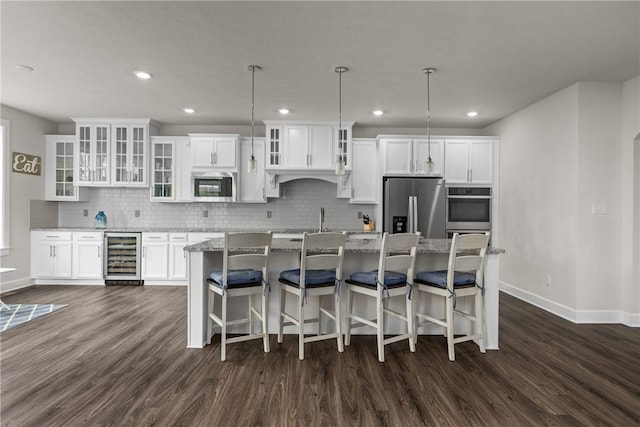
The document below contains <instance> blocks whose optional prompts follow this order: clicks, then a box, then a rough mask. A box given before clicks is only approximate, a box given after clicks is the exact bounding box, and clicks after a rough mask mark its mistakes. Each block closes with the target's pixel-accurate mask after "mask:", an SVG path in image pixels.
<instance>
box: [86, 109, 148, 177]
mask: <svg viewBox="0 0 640 427" xmlns="http://www.w3.org/2000/svg"><path fill="white" fill-rule="evenodd" d="M73 120H74V121H75V122H76V141H75V142H76V146H75V150H74V154H75V156H76V161H75V162H74V175H75V178H76V180H77V183H78V185H84V186H94V187H100V186H112V187H146V186H147V185H148V178H147V175H148V153H147V152H148V149H149V136H150V135H154V134H155V133H156V132H157V126H155V124H153V123H152V121H151V120H150V119H84V118H74V119H73Z"/></svg>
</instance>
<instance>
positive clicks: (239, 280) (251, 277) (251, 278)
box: [209, 270, 262, 286]
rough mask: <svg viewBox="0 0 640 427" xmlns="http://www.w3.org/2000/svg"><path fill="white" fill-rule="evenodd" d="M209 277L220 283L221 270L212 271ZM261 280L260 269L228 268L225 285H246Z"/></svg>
mask: <svg viewBox="0 0 640 427" xmlns="http://www.w3.org/2000/svg"><path fill="white" fill-rule="evenodd" d="M209 278H210V279H211V280H213V281H214V282H216V283H217V284H218V285H222V271H212V272H211V274H209ZM259 282H262V271H260V270H229V271H228V272H227V286H237V285H247V284H252V283H259Z"/></svg>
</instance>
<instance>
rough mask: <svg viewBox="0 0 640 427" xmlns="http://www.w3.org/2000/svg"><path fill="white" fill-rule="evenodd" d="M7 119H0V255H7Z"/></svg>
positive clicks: (8, 161)
mask: <svg viewBox="0 0 640 427" xmlns="http://www.w3.org/2000/svg"><path fill="white" fill-rule="evenodd" d="M9 136H10V132H9V121H7V120H1V121H0V200H1V203H2V206H0V256H4V255H9V202H10V201H9V196H10V187H9V173H10V171H11V165H10V160H9V159H10V158H11V157H10V154H9V151H10V150H9V146H10V140H9Z"/></svg>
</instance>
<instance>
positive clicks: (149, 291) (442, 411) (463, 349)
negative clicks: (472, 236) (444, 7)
mask: <svg viewBox="0 0 640 427" xmlns="http://www.w3.org/2000/svg"><path fill="white" fill-rule="evenodd" d="M3 300H4V301H5V302H7V303H59V304H68V305H69V306H68V307H66V308H64V309H62V310H60V311H58V312H55V313H53V314H49V315H47V316H45V317H43V318H40V319H37V320H34V321H32V322H29V323H27V324H24V325H21V326H19V327H16V328H14V329H12V330H9V331H6V332H3V333H2V334H1V335H0V346H1V347H0V351H1V358H0V363H1V372H0V374H1V377H0V381H1V394H0V399H1V403H0V425H2V426H19V427H28V426H38V427H41V426H314V425H323V426H325V425H326V426H334V425H335V426H352V425H353V426H596V425H597V426H632V425H640V329H638V328H629V327H625V326H621V325H575V324H572V323H570V322H567V321H565V320H563V319H560V318H558V317H556V316H553V315H551V314H548V313H546V312H544V311H542V310H540V309H537V308H535V307H533V306H530V305H528V304H525V303H523V302H521V301H519V300H517V299H515V298H512V297H510V296H508V295H505V294H502V295H501V303H500V350H499V351H488V352H487V353H486V354H484V355H483V354H481V353H480V352H479V351H478V349H477V347H476V346H475V345H474V344H473V343H465V344H460V345H458V346H456V357H457V360H456V362H449V360H448V358H447V351H446V344H445V340H444V338H443V337H440V336H421V337H420V338H419V340H418V345H417V350H416V352H415V353H411V352H409V349H408V345H407V344H406V343H405V342H401V343H396V344H393V345H391V346H388V347H387V352H386V359H387V361H386V362H385V363H379V362H378V361H377V357H376V346H375V337H373V336H354V337H353V338H352V345H351V346H350V347H346V348H345V352H344V353H342V354H340V353H338V352H337V349H336V345H335V341H325V342H318V343H311V344H308V345H307V347H306V351H305V360H304V361H299V360H298V357H297V337H296V336H294V335H288V336H285V342H284V343H283V344H278V343H277V342H276V337H275V336H272V338H271V352H270V353H268V354H265V353H263V352H262V343H261V341H249V342H244V343H238V344H232V345H230V346H228V348H227V359H228V360H227V361H226V362H220V352H219V345H218V344H219V340H216V339H215V338H214V343H213V345H211V346H208V347H207V348H205V349H203V350H198V349H187V348H186V317H185V315H186V288H175V287H170V288H169V287H167V288H165V287H146V286H142V287H81V286H62V287H61V286H37V287H34V288H29V289H26V290H23V291H21V292H18V293H15V294H12V295H3ZM272 302H273V301H272Z"/></svg>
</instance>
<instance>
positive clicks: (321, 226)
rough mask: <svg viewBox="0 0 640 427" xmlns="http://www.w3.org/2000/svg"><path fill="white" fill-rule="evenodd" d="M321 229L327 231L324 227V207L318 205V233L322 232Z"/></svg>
mask: <svg viewBox="0 0 640 427" xmlns="http://www.w3.org/2000/svg"><path fill="white" fill-rule="evenodd" d="M323 231H327V230H326V228H325V227H324V208H323V207H322V206H320V226H319V227H318V233H322V232H323Z"/></svg>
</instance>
